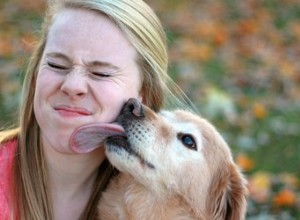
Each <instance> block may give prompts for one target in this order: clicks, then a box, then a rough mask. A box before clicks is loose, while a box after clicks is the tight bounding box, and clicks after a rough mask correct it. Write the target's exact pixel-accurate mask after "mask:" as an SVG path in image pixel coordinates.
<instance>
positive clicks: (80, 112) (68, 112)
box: [54, 105, 92, 117]
mask: <svg viewBox="0 0 300 220" xmlns="http://www.w3.org/2000/svg"><path fill="white" fill-rule="evenodd" d="M54 110H55V111H57V112H58V113H59V114H60V115H62V116H65V117H76V116H89V115H92V113H91V112H90V111H88V110H87V109H85V108H81V107H70V106H65V105H59V106H55V107H54Z"/></svg>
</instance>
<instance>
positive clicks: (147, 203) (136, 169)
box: [98, 100, 247, 220]
mask: <svg viewBox="0 0 300 220" xmlns="http://www.w3.org/2000/svg"><path fill="white" fill-rule="evenodd" d="M118 121H119V123H120V124H121V125H122V126H123V127H124V129H125V131H126V135H127V140H126V139H124V138H121V137H111V138H108V139H107V140H106V143H105V145H106V155H107V157H108V159H109V160H110V162H111V163H112V164H113V165H114V166H115V167H116V168H117V169H118V170H120V172H121V173H120V174H119V175H118V176H117V177H116V178H114V179H113V180H112V181H111V183H110V184H109V186H108V188H107V190H106V191H105V192H104V193H103V195H102V198H101V201H100V203H99V209H98V210H99V216H100V219H103V220H110V219H128V220H129V219H130V220H141V219H143V220H144V219H145V220H146V219H147V220H160V219H166V220H168V219H172V220H173V219H201V220H241V219H244V217H245V212H246V195H247V189H246V181H245V179H244V178H243V176H242V174H241V172H240V171H239V169H238V167H237V166H236V165H235V163H234V162H233V159H232V156H231V152H230V149H229V147H228V146H227V144H226V143H225V141H224V140H223V138H222V137H221V135H220V134H219V133H218V132H217V131H216V129H215V128H214V127H213V126H212V125H211V124H210V123H209V122H208V121H207V120H205V119H203V118H201V117H199V116H196V115H194V114H191V113H189V112H187V111H182V110H178V111H174V112H169V111H164V112H161V113H159V114H156V113H154V112H153V111H151V110H150V109H149V108H147V107H145V106H142V105H141V104H139V103H138V102H137V101H136V100H130V101H129V104H127V105H126V106H125V107H124V108H123V111H122V113H121V114H120V116H119V119H118ZM193 139H194V141H195V144H194V145H193Z"/></svg>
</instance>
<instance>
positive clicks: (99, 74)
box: [92, 72, 111, 78]
mask: <svg viewBox="0 0 300 220" xmlns="http://www.w3.org/2000/svg"><path fill="white" fill-rule="evenodd" d="M92 74H93V76H95V77H99V78H101V77H110V76H111V74H108V73H98V72H92Z"/></svg>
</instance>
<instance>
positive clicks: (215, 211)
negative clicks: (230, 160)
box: [207, 164, 248, 220]
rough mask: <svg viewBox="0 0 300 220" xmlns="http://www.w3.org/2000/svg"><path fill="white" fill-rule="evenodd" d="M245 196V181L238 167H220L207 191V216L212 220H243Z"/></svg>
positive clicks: (245, 204)
mask: <svg viewBox="0 0 300 220" xmlns="http://www.w3.org/2000/svg"><path fill="white" fill-rule="evenodd" d="M224 171H225V172H224ZM247 194H248V191H247V187H246V180H245V179H244V177H243V176H242V174H241V173H240V172H239V170H238V167H237V166H236V165H235V164H229V165H228V166H227V167H222V168H221V170H220V171H219V172H218V174H217V175H216V176H215V177H214V178H213V181H212V184H211V188H210V191H209V197H210V198H209V199H208V203H207V207H208V210H209V215H210V216H213V217H212V219H213V220H242V219H245V214H246V208H247V207H246V206H247V203H246V198H247Z"/></svg>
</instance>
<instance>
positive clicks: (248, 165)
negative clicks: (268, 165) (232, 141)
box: [236, 154, 254, 171]
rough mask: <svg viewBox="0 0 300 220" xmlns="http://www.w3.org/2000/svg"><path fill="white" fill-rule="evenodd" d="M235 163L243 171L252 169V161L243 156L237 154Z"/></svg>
mask: <svg viewBox="0 0 300 220" xmlns="http://www.w3.org/2000/svg"><path fill="white" fill-rule="evenodd" d="M236 163H237V164H238V166H239V167H241V168H242V169H243V170H245V171H248V170H252V169H253V167H254V161H253V160H252V159H251V158H250V157H248V156H247V155H245V154H238V155H237V157H236Z"/></svg>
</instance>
